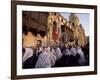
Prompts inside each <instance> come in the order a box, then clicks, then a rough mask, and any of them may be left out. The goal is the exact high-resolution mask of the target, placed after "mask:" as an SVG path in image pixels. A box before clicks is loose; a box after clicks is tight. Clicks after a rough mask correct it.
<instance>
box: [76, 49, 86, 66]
mask: <svg viewBox="0 0 100 80" xmlns="http://www.w3.org/2000/svg"><path fill="white" fill-rule="evenodd" d="M77 53H78V54H79V55H80V59H79V63H80V64H84V63H85V62H86V60H85V56H84V52H83V51H82V49H81V47H77Z"/></svg>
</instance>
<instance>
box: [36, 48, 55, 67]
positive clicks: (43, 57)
mask: <svg viewBox="0 0 100 80" xmlns="http://www.w3.org/2000/svg"><path fill="white" fill-rule="evenodd" d="M55 61H56V57H55V56H54V55H53V53H52V52H51V51H50V48H49V47H48V48H45V49H44V51H43V52H42V53H41V54H40V55H39V58H38V61H37V63H36V66H35V67H36V68H49V67H51V66H53V65H54V64H55Z"/></svg>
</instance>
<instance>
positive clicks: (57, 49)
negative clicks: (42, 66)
mask: <svg viewBox="0 0 100 80" xmlns="http://www.w3.org/2000/svg"><path fill="white" fill-rule="evenodd" d="M55 56H56V59H57V60H58V59H60V58H61V57H62V53H61V50H60V48H59V47H57V48H56V50H55Z"/></svg>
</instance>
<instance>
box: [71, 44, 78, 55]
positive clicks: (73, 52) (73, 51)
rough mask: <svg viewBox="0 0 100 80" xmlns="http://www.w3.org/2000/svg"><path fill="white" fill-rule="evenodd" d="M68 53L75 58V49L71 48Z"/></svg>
mask: <svg viewBox="0 0 100 80" xmlns="http://www.w3.org/2000/svg"><path fill="white" fill-rule="evenodd" d="M70 52H71V54H72V55H73V56H76V54H77V52H76V48H75V47H73V46H72V48H71V49H70Z"/></svg>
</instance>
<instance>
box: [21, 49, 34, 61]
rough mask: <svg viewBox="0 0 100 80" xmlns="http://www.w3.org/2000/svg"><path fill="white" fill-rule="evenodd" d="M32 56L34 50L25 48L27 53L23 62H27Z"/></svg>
mask: <svg viewBox="0 0 100 80" xmlns="http://www.w3.org/2000/svg"><path fill="white" fill-rule="evenodd" d="M31 56H33V50H32V48H25V53H24V56H23V60H22V61H23V62H25V61H26V60H27V59H28V58H30V57H31Z"/></svg>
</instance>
